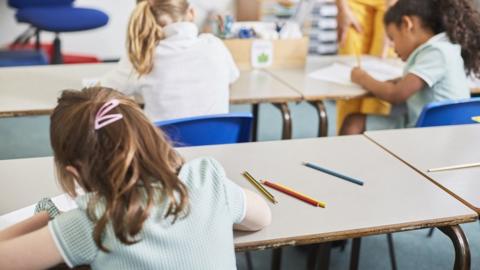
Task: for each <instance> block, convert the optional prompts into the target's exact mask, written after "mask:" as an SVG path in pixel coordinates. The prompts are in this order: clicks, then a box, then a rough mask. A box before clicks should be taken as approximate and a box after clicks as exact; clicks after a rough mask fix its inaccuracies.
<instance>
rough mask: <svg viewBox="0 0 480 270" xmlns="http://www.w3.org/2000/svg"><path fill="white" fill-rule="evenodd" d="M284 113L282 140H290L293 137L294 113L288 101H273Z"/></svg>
mask: <svg viewBox="0 0 480 270" xmlns="http://www.w3.org/2000/svg"><path fill="white" fill-rule="evenodd" d="M273 105H274V106H275V107H277V108H278V109H279V110H280V112H281V113H282V121H283V124H282V140H289V139H291V138H292V115H291V114H290V109H289V108H288V104H287V103H273Z"/></svg>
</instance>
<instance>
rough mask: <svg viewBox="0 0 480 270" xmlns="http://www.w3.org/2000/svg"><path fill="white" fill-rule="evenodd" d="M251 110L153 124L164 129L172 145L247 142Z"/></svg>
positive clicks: (250, 123)
mask: <svg viewBox="0 0 480 270" xmlns="http://www.w3.org/2000/svg"><path fill="white" fill-rule="evenodd" d="M252 119H253V116H252V114H251V113H229V114H220V115H206V116H196V117H188V118H181V119H173V120H167V121H157V122H155V123H154V124H155V125H156V126H157V127H159V128H160V129H162V130H163V132H165V133H166V134H167V136H168V137H169V138H170V140H172V142H173V144H174V146H175V147H185V146H200V145H212V144H229V143H242V142H249V141H250V138H251V129H252Z"/></svg>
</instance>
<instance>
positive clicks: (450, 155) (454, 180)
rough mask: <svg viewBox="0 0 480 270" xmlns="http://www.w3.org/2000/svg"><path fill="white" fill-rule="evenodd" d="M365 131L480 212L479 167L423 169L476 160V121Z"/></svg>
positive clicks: (479, 142) (479, 132) (479, 137)
mask: <svg viewBox="0 0 480 270" xmlns="http://www.w3.org/2000/svg"><path fill="white" fill-rule="evenodd" d="M365 135H366V136H367V137H369V138H370V139H372V140H373V141H375V142H376V143H378V144H379V145H381V146H382V147H384V148H385V149H386V150H388V151H390V152H391V153H392V154H394V155H395V156H397V157H398V158H399V159H401V160H403V161H405V162H406V163H407V164H409V165H410V166H412V167H414V168H416V169H417V170H419V171H420V172H421V173H423V174H424V175H426V176H427V177H428V178H430V179H432V180H433V181H434V182H436V183H438V184H439V185H440V186H442V187H444V188H445V189H446V190H447V191H449V192H450V193H452V194H453V195H454V196H456V197H457V198H459V199H460V200H462V201H463V202H465V203H466V204H467V205H469V206H470V207H471V208H473V209H474V210H476V211H477V212H479V213H480V167H476V168H468V169H458V170H451V171H443V172H432V173H431V172H427V171H428V169H433V168H439V167H446V166H452V165H460V164H466V163H478V162H480V155H479V154H478V153H479V150H478V149H480V125H462V126H447V127H434V128H416V129H402V130H386V131H372V132H366V133H365Z"/></svg>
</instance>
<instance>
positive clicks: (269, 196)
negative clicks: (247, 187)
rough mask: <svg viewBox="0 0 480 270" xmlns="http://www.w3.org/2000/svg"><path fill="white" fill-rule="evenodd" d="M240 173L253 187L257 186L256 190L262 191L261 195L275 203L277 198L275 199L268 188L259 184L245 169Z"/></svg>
mask: <svg viewBox="0 0 480 270" xmlns="http://www.w3.org/2000/svg"><path fill="white" fill-rule="evenodd" d="M242 175H243V176H245V178H247V180H248V182H250V184H252V185H253V186H254V187H255V188H257V190H258V191H260V193H262V194H263V196H265V198H267V199H268V200H269V201H271V202H272V203H277V200H275V197H274V196H273V195H272V193H270V192H268V190H266V189H265V188H264V187H263V186H262V185H261V184H260V182H258V181H257V180H256V179H255V178H253V176H252V175H251V174H249V173H248V172H247V171H245V172H243V174H242Z"/></svg>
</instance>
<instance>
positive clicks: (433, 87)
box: [404, 33, 470, 127]
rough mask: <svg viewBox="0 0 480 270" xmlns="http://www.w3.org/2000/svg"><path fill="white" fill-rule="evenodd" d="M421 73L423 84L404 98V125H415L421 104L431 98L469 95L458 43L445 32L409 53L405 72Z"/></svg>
mask: <svg viewBox="0 0 480 270" xmlns="http://www.w3.org/2000/svg"><path fill="white" fill-rule="evenodd" d="M409 73H411V74H414V75H416V76H418V77H420V78H421V79H422V80H423V81H424V82H425V83H426V86H425V88H424V89H422V90H421V91H418V92H417V93H415V94H414V95H412V96H411V97H410V98H409V99H408V100H407V102H406V103H407V112H408V121H407V127H414V126H415V124H416V122H417V120H418V117H419V116H420V113H421V112H422V110H423V107H424V106H425V105H427V104H429V103H431V102H436V101H443V100H455V99H464V98H469V97H470V90H469V88H468V81H467V76H466V74H465V68H464V63H463V59H462V55H461V47H460V45H458V44H453V43H452V42H451V41H450V39H449V38H448V36H447V34H446V33H440V34H437V35H435V36H433V37H432V38H431V39H429V40H428V41H427V42H425V44H422V45H421V46H419V47H418V48H417V49H416V50H415V51H414V52H413V53H412V54H411V55H410V56H409V57H408V60H407V63H406V66H405V70H404V75H407V74H409Z"/></svg>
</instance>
